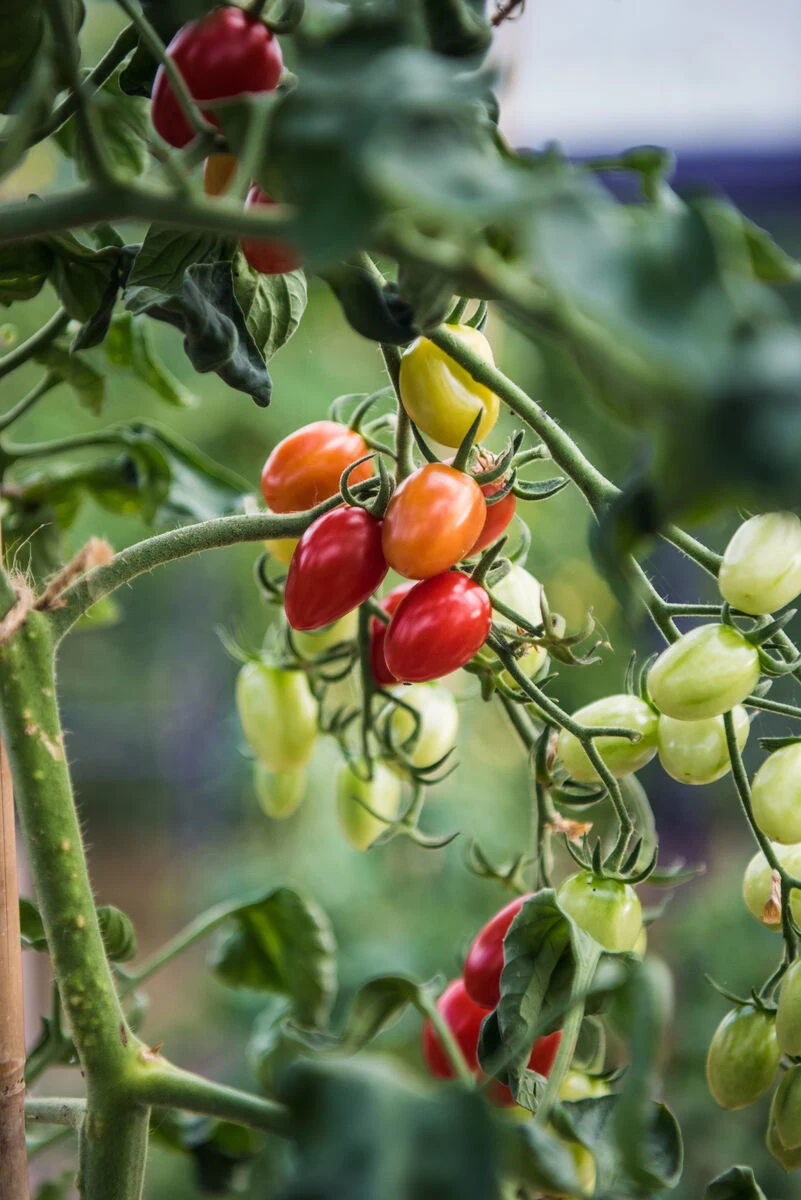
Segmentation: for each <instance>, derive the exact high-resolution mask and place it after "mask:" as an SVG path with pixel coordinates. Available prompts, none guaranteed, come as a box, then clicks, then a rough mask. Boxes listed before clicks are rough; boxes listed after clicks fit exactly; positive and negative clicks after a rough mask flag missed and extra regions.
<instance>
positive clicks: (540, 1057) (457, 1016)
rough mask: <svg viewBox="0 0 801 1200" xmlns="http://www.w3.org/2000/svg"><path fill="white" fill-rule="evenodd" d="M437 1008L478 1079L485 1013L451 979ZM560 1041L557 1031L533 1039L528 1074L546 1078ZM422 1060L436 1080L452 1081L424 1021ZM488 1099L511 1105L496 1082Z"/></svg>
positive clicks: (442, 1053)
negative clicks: (479, 1051) (529, 1071)
mask: <svg viewBox="0 0 801 1200" xmlns="http://www.w3.org/2000/svg"><path fill="white" fill-rule="evenodd" d="M437 1008H438V1009H439V1011H440V1012H441V1013H442V1016H443V1017H444V1018H445V1021H446V1023H447V1024H448V1025H449V1026H450V1028H451V1030H452V1032H453V1036H454V1037H455V1039H456V1041H457V1043H458V1045H459V1048H460V1050H461V1051H462V1054H463V1055H464V1058H465V1062H466V1063H467V1065H468V1067H469V1068H470V1070H471V1071H472V1072H473V1074H474V1075H476V1076H478V1077H480V1076H481V1068H480V1067H479V1065H478V1037H479V1034H480V1032H481V1022H482V1021H483V1020H484V1018H485V1017H486V1015H487V1010H486V1009H484V1008H481V1007H480V1006H479V1005H478V1004H475V1003H474V1002H473V1001H472V1000H471V999H470V997H469V996H468V994H467V992H466V991H465V986H464V980H462V979H455V980H454V981H453V983H451V984H449V985H448V987H447V988H446V989H445V991H444V992H443V993H442V995H441V996H440V998H439V1000H438V1001H437ZM561 1040H562V1031H561V1029H557V1030H556V1031H555V1032H554V1033H549V1034H547V1035H546V1036H545V1037H541V1038H537V1040H536V1042H535V1043H534V1046H533V1048H532V1051H531V1057H530V1058H529V1060H528V1065H529V1067H530V1068H531V1070H532V1071H537V1072H538V1073H539V1074H540V1075H545V1076H546V1078H547V1076H548V1075H550V1073H551V1068H552V1067H553V1063H554V1059H555V1058H556V1052H557V1050H558V1049H559V1043H560V1041H561ZM423 1057H424V1059H425V1061H426V1066H427V1067H428V1069H429V1071H430V1072H431V1074H432V1075H433V1076H434V1077H435V1078H436V1079H453V1074H454V1073H453V1069H452V1067H451V1064H450V1063H449V1061H448V1057H447V1055H446V1054H445V1051H444V1050H443V1048H442V1045H441V1043H440V1040H439V1038H438V1037H437V1035H436V1033H435V1032H434V1027H433V1025H432V1024H431V1022H430V1021H428V1020H427V1021H424V1023H423ZM489 1098H490V1099H491V1100H492V1102H493V1104H497V1105H499V1106H500V1107H501V1108H507V1107H509V1106H511V1105H513V1104H514V1102H515V1101H514V1098H513V1096H512V1093H511V1092H510V1091H509V1088H508V1087H507V1086H506V1085H505V1084H503V1083H499V1082H497V1081H496V1082H495V1083H494V1084H493V1086H492V1087H491V1088H490V1090H489Z"/></svg>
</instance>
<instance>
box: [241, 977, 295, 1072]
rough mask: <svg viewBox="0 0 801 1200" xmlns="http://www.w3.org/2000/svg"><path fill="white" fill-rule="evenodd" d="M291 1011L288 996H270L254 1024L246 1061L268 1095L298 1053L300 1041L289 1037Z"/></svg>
mask: <svg viewBox="0 0 801 1200" xmlns="http://www.w3.org/2000/svg"><path fill="white" fill-rule="evenodd" d="M291 1012H292V1001H291V1000H290V999H289V997H288V996H271V997H270V998H269V1000H268V1002H267V1005H266V1006H265V1007H264V1008H263V1009H262V1010H261V1012H260V1013H259V1015H258V1017H257V1018H256V1020H255V1022H254V1024H253V1029H252V1031H251V1034H250V1040H249V1042H248V1045H247V1059H248V1062H249V1063H250V1066H251V1067H252V1069H253V1071H254V1073H255V1075H256V1078H257V1079H258V1081H259V1085H260V1087H261V1088H262V1090H263V1091H265V1092H271V1091H272V1089H273V1086H274V1084H275V1078H276V1073H277V1072H278V1071H279V1070H280V1069H281V1068H282V1067H284V1066H286V1065H287V1064H288V1062H289V1061H290V1059H292V1058H294V1057H295V1055H296V1054H297V1042H295V1041H293V1040H292V1039H291V1038H289V1037H287V1034H286V1028H287V1019H288V1018H289V1016H290V1015H291Z"/></svg>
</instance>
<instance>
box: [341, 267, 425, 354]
mask: <svg viewBox="0 0 801 1200" xmlns="http://www.w3.org/2000/svg"><path fill="white" fill-rule="evenodd" d="M322 277H323V279H325V281H326V283H327V284H328V285H329V287H330V288H331V290H332V292H333V293H334V295H335V296H336V298H337V300H338V301H339V303H340V304H341V305H342V311H343V312H344V314H345V316H346V318H347V320H348V322H349V323H350V325H352V326H353V328H354V329H355V330H356V332H357V333H360V334H361V335H362V337H366V338H371V339H372V340H373V341H375V342H389V343H390V344H392V345H398V346H405V345H407V344H408V343H409V342H410V341H411V340H412V338H413V337H414V336H415V331H414V326H413V325H412V320H413V318H414V312H413V311H412V308H411V306H410V305H409V304H407V303H406V301H405V300H401V298H400V297H399V295H398V293H397V289H396V288H395V287H394V285H387V286H386V287H382V286H381V284H380V283H379V282H378V280H377V279H376V278H375V276H374V275H372V274H371V273H370V272H369V271H368V270H366V269H365V268H364V267H361V266H357V265H356V264H354V263H339V264H338V265H337V266H336V267H331V268H330V269H329V270H327V271H325V272H323V273H322Z"/></svg>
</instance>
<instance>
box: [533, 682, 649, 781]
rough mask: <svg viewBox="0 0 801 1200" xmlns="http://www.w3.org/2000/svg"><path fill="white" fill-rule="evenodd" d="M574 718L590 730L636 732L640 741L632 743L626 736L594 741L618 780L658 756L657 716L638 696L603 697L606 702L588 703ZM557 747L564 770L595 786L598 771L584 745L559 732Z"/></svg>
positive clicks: (564, 732) (567, 733)
mask: <svg viewBox="0 0 801 1200" xmlns="http://www.w3.org/2000/svg"><path fill="white" fill-rule="evenodd" d="M573 719H574V720H575V721H578V722H579V724H581V725H586V726H587V727H588V728H593V727H597V726H601V725H613V726H619V727H620V728H621V729H633V730H635V732H637V733H639V735H640V740H639V741H638V742H630V741H629V740H628V738H624V737H598V738H596V739H595V748H596V749H597V751H598V753H599V754H600V756H601V758H602V759H603V761H604V763H605V764H606V766H607V767H608V768H609V770H610V771H611V773H612V774H613V775H614V776H615V777H616V778H618V779H622V778H623V776H625V775H631V774H632V772H634V771H639V770H640V768H641V767H644V766H645V764H646V763H649V762H650V761H651V759H652V758H653V757H654V755H655V754H656V730H657V714H656V713H655V712H654V710H653V709H652V708H651V706H650V704H647V703H646V702H645V700H641V699H640V697H639V696H630V695H628V694H626V693H621V694H620V695H618V696H604V697H603V699H601V700H595V701H594V702H593V703H592V704H586V705H585V706H584V708H580V709H579V710H578V712H575V713H573ZM557 748H558V754H559V758H560V759H561V762H562V765H563V767H564V768H565V770H566V771H567V772H568V774H569V775H571V776H572V778H573V779H578V780H580V781H581V782H582V783H593V782H595V781H596V780H597V779H598V772H597V771H596V770H595V767H594V766H593V765H592V763H591V762H590V760H589V758H588V756H587V752H586V751H585V749H584V747H583V746H582V744H581V742H580V741H579V740H578V738H577V737H575V736H574V735H573V734H572V733H569V732H568V731H567V730H566V729H561V730H560V731H559V739H558V742H557Z"/></svg>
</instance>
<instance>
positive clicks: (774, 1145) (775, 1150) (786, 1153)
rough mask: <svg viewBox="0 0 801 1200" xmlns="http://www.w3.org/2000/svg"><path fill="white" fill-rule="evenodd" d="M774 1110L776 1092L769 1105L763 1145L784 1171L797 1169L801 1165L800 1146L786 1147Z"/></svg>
mask: <svg viewBox="0 0 801 1200" xmlns="http://www.w3.org/2000/svg"><path fill="white" fill-rule="evenodd" d="M775 1110H776V1093H774V1096H773V1100H772V1101H771V1105H770V1116H769V1118H768V1132H767V1135H766V1137H765V1145H766V1146H767V1148H768V1150H769V1151H770V1153H771V1154H772V1155H773V1157H774V1158H775V1159H776V1162H777V1163H780V1164H781V1166H783V1167H784V1169H785V1171H797V1170H798V1168H799V1167H801V1147H799V1148H796V1149H795V1150H790V1149H788V1147H787V1146H785V1145H784V1143H783V1142H782V1140H781V1138H780V1137H779V1133H778V1130H777V1128H776V1121H775V1116H774V1114H775Z"/></svg>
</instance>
